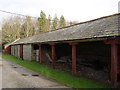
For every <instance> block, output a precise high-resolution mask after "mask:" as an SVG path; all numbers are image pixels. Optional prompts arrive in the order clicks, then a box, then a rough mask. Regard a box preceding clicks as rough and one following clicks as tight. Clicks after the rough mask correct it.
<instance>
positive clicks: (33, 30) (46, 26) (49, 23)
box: [2, 11, 77, 44]
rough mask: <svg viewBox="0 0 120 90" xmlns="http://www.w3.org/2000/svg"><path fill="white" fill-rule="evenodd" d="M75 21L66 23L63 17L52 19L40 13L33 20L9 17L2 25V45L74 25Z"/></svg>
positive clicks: (28, 17) (27, 17)
mask: <svg viewBox="0 0 120 90" xmlns="http://www.w3.org/2000/svg"><path fill="white" fill-rule="evenodd" d="M76 23H77V22H76V21H73V22H72V21H70V22H67V21H66V19H65V18H64V16H63V15H62V16H61V17H60V18H58V17H57V15H55V16H54V17H53V18H52V17H51V16H50V15H48V16H46V14H45V13H44V12H43V11H41V13H40V17H39V18H37V19H33V18H31V17H30V16H26V17H20V16H14V17H9V18H8V19H6V20H4V21H3V24H2V44H6V43H9V42H12V41H14V40H16V39H18V38H25V37H30V36H33V35H36V34H40V33H41V32H46V31H52V30H56V29H58V28H63V27H66V26H70V25H73V24H76Z"/></svg>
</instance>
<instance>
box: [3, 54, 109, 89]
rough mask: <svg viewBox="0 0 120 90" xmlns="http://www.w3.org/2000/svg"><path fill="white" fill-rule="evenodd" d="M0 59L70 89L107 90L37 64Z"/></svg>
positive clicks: (5, 57) (15, 59) (104, 86)
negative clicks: (92, 89)
mask: <svg viewBox="0 0 120 90" xmlns="http://www.w3.org/2000/svg"><path fill="white" fill-rule="evenodd" d="M2 57H3V58H4V59H7V60H9V61H12V62H14V63H16V64H19V65H21V66H24V67H26V68H28V69H31V70H33V71H36V72H38V73H40V74H42V75H44V76H46V77H48V78H52V79H54V80H56V81H58V82H60V83H63V84H64V85H66V86H69V87H72V88H109V87H108V86H106V85H104V84H102V83H99V82H96V81H93V80H90V79H86V78H83V77H75V76H72V75H71V74H70V73H67V72H64V71H61V70H57V69H53V68H51V67H49V66H46V65H41V64H39V63H38V62H33V61H32V62H31V61H25V60H21V59H18V58H16V57H15V56H12V55H2Z"/></svg>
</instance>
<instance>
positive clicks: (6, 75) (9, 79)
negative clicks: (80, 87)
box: [0, 59, 68, 88]
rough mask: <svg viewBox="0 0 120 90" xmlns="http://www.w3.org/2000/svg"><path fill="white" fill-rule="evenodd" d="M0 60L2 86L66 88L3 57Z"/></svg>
mask: <svg viewBox="0 0 120 90" xmlns="http://www.w3.org/2000/svg"><path fill="white" fill-rule="evenodd" d="M0 61H3V66H1V67H2V68H3V69H2V87H3V88H68V87H66V86H64V85H62V84H60V83H58V82H56V81H54V80H51V79H48V78H46V77H44V76H42V75H40V74H38V73H36V72H33V71H31V70H28V69H26V68H24V67H22V66H19V65H17V64H15V63H13V62H10V61H7V60H4V59H1V60H0ZM1 67H0V68H1ZM0 73H1V72H0ZM32 75H36V76H32ZM37 75H38V76H37Z"/></svg>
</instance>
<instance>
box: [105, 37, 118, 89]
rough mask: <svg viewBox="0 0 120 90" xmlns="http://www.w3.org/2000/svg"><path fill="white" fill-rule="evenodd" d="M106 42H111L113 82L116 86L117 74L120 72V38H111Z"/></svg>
mask: <svg viewBox="0 0 120 90" xmlns="http://www.w3.org/2000/svg"><path fill="white" fill-rule="evenodd" d="M105 43H106V44H111V73H110V76H111V83H112V85H113V86H115V87H116V85H117V74H118V45H117V44H120V40H119V39H116V40H109V41H105Z"/></svg>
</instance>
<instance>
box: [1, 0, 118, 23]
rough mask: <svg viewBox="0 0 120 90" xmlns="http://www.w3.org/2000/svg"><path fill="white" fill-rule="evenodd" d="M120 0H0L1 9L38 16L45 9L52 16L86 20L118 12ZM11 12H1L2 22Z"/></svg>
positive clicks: (71, 19)
mask: <svg viewBox="0 0 120 90" xmlns="http://www.w3.org/2000/svg"><path fill="white" fill-rule="evenodd" d="M118 2H119V0H0V10H5V11H9V12H14V13H20V14H24V15H30V16H35V17H38V16H39V15H40V11H41V10H43V11H44V12H45V13H46V14H47V15H48V14H50V15H51V16H52V17H53V16H54V15H55V14H57V16H58V17H60V16H61V15H63V16H64V17H65V18H66V19H67V20H68V21H79V22H81V21H86V20H91V19H95V18H98V17H102V16H106V15H111V14H114V13H118ZM9 16H10V14H6V13H3V12H0V23H2V21H3V19H5V18H7V17H9Z"/></svg>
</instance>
